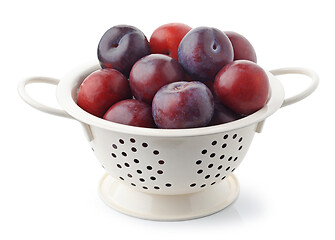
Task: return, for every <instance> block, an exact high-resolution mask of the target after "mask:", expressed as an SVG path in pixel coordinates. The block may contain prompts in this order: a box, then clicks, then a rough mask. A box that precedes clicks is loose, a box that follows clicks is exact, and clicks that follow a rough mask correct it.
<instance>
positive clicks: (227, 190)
mask: <svg viewBox="0 0 335 240" xmlns="http://www.w3.org/2000/svg"><path fill="white" fill-rule="evenodd" d="M99 194H100V197H101V198H102V200H103V201H104V202H105V203H106V204H107V205H108V206H110V207H112V208H114V209H115V210H117V211H119V212H122V213H124V214H127V215H130V216H133V217H137V218H142V219H147V220H158V221H178V220H189V219H195V218H200V217H205V216H208V215H211V214H213V213H216V212H218V211H220V210H222V209H224V208H226V207H227V206H229V205H230V204H231V203H233V202H234V200H235V199H236V198H237V197H238V194H239V184H238V181H237V179H236V177H235V176H234V175H230V176H229V177H227V178H226V179H224V180H222V181H221V182H220V183H218V184H216V185H213V186H211V187H209V188H206V189H204V190H202V191H200V192H196V193H190V194H183V195H156V194H149V193H144V192H140V191H137V190H134V189H132V188H130V187H129V186H127V185H125V184H123V183H120V182H119V181H117V180H115V179H114V178H113V177H111V176H110V175H108V174H106V175H105V176H104V177H103V178H102V179H101V181H100V184H99Z"/></svg>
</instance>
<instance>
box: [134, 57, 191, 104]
mask: <svg viewBox="0 0 335 240" xmlns="http://www.w3.org/2000/svg"><path fill="white" fill-rule="evenodd" d="M184 79H185V74H184V69H183V67H182V66H181V65H180V64H179V63H178V62H177V60H175V59H173V58H172V57H169V56H167V55H163V54H150V55H148V56H145V57H143V58H141V59H140V60H138V61H137V62H136V63H135V64H134V66H133V68H132V69H131V71H130V75H129V84H130V88H131V91H132V93H133V94H134V96H135V98H136V99H138V100H140V101H143V102H146V103H148V104H151V102H152V99H153V98H154V96H155V94H156V92H157V91H158V90H159V89H160V88H161V87H163V86H164V85H166V84H168V83H171V82H177V81H183V80H184Z"/></svg>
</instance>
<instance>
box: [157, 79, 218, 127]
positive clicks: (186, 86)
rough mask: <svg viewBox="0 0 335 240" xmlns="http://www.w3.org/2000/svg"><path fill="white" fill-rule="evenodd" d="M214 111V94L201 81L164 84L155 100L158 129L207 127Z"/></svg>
mask: <svg viewBox="0 0 335 240" xmlns="http://www.w3.org/2000/svg"><path fill="white" fill-rule="evenodd" d="M213 112H214V101H213V95H212V93H211V91H210V90H209V89H208V88H207V87H206V85H205V84H203V83H201V82H185V81H180V82H174V83H170V84H168V85H165V86H164V87H162V88H161V89H160V90H159V91H158V92H157V93H156V95H155V97H154V99H153V102H152V114H153V117H154V120H155V123H156V125H157V126H158V127H159V128H167V129H177V128H195V127H203V126H207V124H208V123H209V121H210V120H211V118H212V115H213Z"/></svg>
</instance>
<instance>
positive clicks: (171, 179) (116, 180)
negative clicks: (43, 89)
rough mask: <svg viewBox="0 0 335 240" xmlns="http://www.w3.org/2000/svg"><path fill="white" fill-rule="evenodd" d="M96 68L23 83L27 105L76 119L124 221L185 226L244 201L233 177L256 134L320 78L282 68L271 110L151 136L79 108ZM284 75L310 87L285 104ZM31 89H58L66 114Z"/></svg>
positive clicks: (102, 189) (104, 191)
mask: <svg viewBox="0 0 335 240" xmlns="http://www.w3.org/2000/svg"><path fill="white" fill-rule="evenodd" d="M99 68H100V66H99V65H98V64H95V63H94V64H89V65H84V66H80V67H78V68H77V69H74V70H73V71H72V72H70V73H69V74H68V75H66V76H65V77H64V78H63V79H62V80H61V81H59V80H57V79H53V78H45V77H34V78H29V79H26V80H24V81H22V82H21V83H20V84H19V87H18V90H19V93H20V96H21V97H22V99H23V100H24V101H25V102H26V103H28V104H29V105H31V106H33V107H35V108H37V109H39V110H41V111H44V112H47V113H50V114H54V115H58V116H62V117H67V118H72V119H75V120H77V121H79V122H80V123H81V124H82V126H83V127H84V132H85V135H86V137H87V139H88V141H89V144H90V146H91V148H92V150H93V151H94V153H95V155H96V157H97V159H98V160H99V162H100V164H101V165H102V166H103V168H104V169H105V170H106V175H105V176H103V178H102V179H101V181H100V184H99V193H100V196H101V198H102V199H103V201H104V202H105V203H106V204H108V205H109V206H111V207H113V208H114V209H116V210H118V211H121V212H123V213H125V214H128V215H131V216H135V217H139V218H144V219H151V220H185V219H192V218H197V217H202V216H206V215H209V214H212V213H215V212H217V211H219V210H221V209H223V208H225V207H227V206H228V205H230V204H231V203H232V202H233V201H234V200H235V199H236V198H237V196H238V193H239V184H238V181H237V179H236V177H235V176H234V174H233V172H234V171H235V170H236V168H237V167H238V166H239V165H240V163H241V162H242V160H243V158H244V156H245V155H246V153H247V151H248V148H249V146H250V144H251V141H252V139H253V137H254V134H255V132H261V130H262V126H263V123H264V120H265V119H266V118H267V117H268V116H270V115H271V114H273V113H274V112H275V111H276V110H278V109H279V108H280V107H283V106H286V105H289V104H292V103H295V102H297V101H300V100H302V99H303V98H305V97H307V96H308V95H309V94H311V93H312V92H313V91H314V90H315V89H316V87H317V85H318V76H317V75H316V74H315V73H314V72H313V71H311V70H309V69H304V68H283V69H277V70H273V71H270V72H267V74H268V77H269V81H270V88H271V95H270V97H269V99H268V101H267V103H266V105H265V106H264V107H263V108H262V109H260V110H259V111H257V112H255V113H254V114H252V115H249V116H247V117H245V118H242V119H240V120H237V121H234V122H230V123H227V124H222V125H217V126H211V127H202V128H193V129H173V130H172V129H149V128H140V127H133V126H127V125H122V124H117V123H113V122H109V121H106V120H103V119H100V118H97V117H95V116H93V115H91V114H89V113H87V112H85V111H84V110H82V109H81V108H80V107H79V106H78V105H77V104H76V95H77V90H78V88H79V86H80V84H81V83H82V81H83V80H84V79H85V77H86V76H88V75H89V74H90V73H92V72H93V71H95V70H97V69H99ZM280 74H303V75H307V76H309V77H310V78H311V80H312V81H311V83H310V85H309V86H308V87H307V88H306V89H305V90H303V91H302V92H300V93H299V94H297V95H295V96H293V97H291V98H288V99H285V97H284V89H283V86H282V84H281V82H280V81H279V80H278V79H277V78H276V77H275V75H280ZM31 83H49V84H54V85H57V100H58V103H59V105H60V106H61V108H62V110H61V109H55V108H52V107H49V106H46V105H43V104H41V103H39V102H37V101H35V100H34V99H33V98H31V97H30V95H28V93H27V91H26V90H25V86H26V85H27V84H31Z"/></svg>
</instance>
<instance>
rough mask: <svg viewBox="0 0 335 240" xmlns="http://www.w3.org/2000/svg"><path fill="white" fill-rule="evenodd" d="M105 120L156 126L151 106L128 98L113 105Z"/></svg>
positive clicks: (133, 124)
mask: <svg viewBox="0 0 335 240" xmlns="http://www.w3.org/2000/svg"><path fill="white" fill-rule="evenodd" d="M103 118H104V119H105V120H108V121H111V122H116V123H121V124H125V125H130V126H136V127H146V128H156V125H155V122H154V120H153V118H152V112H151V106H150V105H148V104H146V103H144V102H141V101H138V100H136V99H127V100H123V101H120V102H117V103H115V104H114V105H112V106H111V107H110V108H109V109H108V111H107V112H106V113H105V115H104V117H103Z"/></svg>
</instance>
